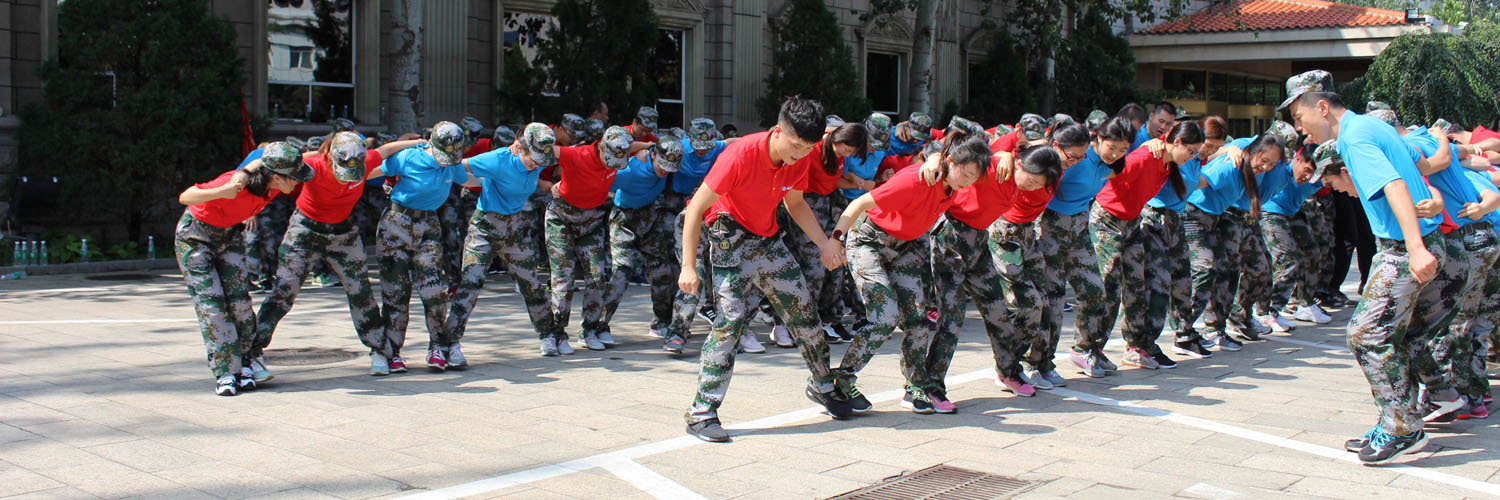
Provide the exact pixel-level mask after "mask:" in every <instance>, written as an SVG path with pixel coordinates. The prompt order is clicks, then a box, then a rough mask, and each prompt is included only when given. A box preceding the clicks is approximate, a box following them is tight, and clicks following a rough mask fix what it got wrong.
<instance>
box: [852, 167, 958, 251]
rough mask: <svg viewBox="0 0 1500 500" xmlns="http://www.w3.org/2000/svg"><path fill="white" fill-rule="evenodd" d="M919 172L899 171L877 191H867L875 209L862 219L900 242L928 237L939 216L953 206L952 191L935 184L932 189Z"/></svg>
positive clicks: (916, 169)
mask: <svg viewBox="0 0 1500 500" xmlns="http://www.w3.org/2000/svg"><path fill="white" fill-rule="evenodd" d="M921 173H922V169H920V168H908V169H905V170H902V171H900V172H898V173H896V175H895V176H894V177H891V179H890V180H888V181H885V184H881V185H880V187H878V188H875V189H874V190H873V191H870V197H871V198H874V199H875V205H876V206H875V208H872V209H870V211H869V212H866V213H865V215H868V216H869V217H870V222H873V223H875V225H877V226H880V228H881V229H884V230H885V232H886V233H889V234H890V235H891V236H894V237H895V238H896V239H898V240H901V241H911V240H914V239H917V238H918V237H920V236H922V235H924V234H927V231H928V230H930V229H932V224H933V223H934V222H937V218H938V216H939V215H942V214H943V211H944V210H947V209H948V207H950V206H952V205H953V191H951V190H949V189H948V185H947V184H946V183H943V182H938V183H936V184H933V185H931V186H929V185H927V182H926V181H923V180H922V176H921Z"/></svg>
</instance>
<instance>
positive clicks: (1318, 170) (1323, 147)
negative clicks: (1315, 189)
mask: <svg viewBox="0 0 1500 500" xmlns="http://www.w3.org/2000/svg"><path fill="white" fill-rule="evenodd" d="M1337 143H1338V141H1337V140H1335V139H1329V140H1328V141H1327V142H1324V143H1322V144H1319V145H1318V149H1316V150H1313V175H1312V176H1313V178H1314V179H1317V178H1320V177H1323V173H1324V172H1326V171H1327V170H1328V167H1330V166H1332V165H1333V164H1334V163H1343V161H1344V158H1343V157H1342V156H1339V151H1338V148H1337V147H1336V146H1335V145H1336V144H1337Z"/></svg>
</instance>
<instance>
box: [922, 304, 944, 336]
mask: <svg viewBox="0 0 1500 500" xmlns="http://www.w3.org/2000/svg"><path fill="white" fill-rule="evenodd" d="M923 316H925V318H926V319H927V329H928V330H932V331H937V329H938V320H939V319H942V316H941V315H939V314H938V310H937V308H928V309H927V314H924V315H923Z"/></svg>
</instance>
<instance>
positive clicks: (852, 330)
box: [839, 320, 870, 342]
mask: <svg viewBox="0 0 1500 500" xmlns="http://www.w3.org/2000/svg"><path fill="white" fill-rule="evenodd" d="M869 327H870V322H869V321H866V320H859V321H855V322H854V324H853V325H851V326H850V327H849V329H848V330H839V336H840V337H843V338H844V342H850V341H853V340H854V334H856V333H859V331H860V330H864V329H866V328H869Z"/></svg>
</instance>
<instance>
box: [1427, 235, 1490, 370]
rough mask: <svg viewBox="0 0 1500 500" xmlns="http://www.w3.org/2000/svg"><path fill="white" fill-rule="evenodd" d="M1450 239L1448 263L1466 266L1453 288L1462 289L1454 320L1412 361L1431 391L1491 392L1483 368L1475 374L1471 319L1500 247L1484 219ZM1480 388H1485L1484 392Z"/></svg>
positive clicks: (1477, 306) (1451, 236) (1449, 236)
mask: <svg viewBox="0 0 1500 500" xmlns="http://www.w3.org/2000/svg"><path fill="white" fill-rule="evenodd" d="M1447 239H1448V242H1449V246H1448V247H1449V248H1450V249H1453V250H1455V252H1454V253H1453V254H1452V255H1451V256H1450V259H1451V261H1452V262H1449V263H1450V264H1462V268H1463V274H1462V276H1460V277H1459V278H1460V279H1461V280H1462V281H1463V284H1462V285H1461V286H1460V285H1454V287H1453V289H1454V290H1459V291H1458V292H1457V297H1456V301H1455V303H1454V305H1453V307H1454V313H1453V320H1452V322H1451V323H1450V324H1449V325H1448V328H1446V329H1445V330H1444V331H1441V332H1438V333H1437V334H1436V335H1434V336H1433V337H1432V339H1431V340H1429V341H1428V342H1427V349H1426V352H1427V356H1426V357H1424V358H1421V359H1414V360H1413V361H1414V362H1415V364H1416V366H1417V368H1418V369H1419V372H1418V375H1419V376H1420V379H1421V380H1422V382H1423V383H1426V384H1427V391H1428V392H1429V393H1431V392H1434V391H1440V390H1443V389H1448V388H1453V389H1457V390H1458V391H1459V393H1460V394H1465V395H1470V394H1472V395H1476V396H1478V395H1481V394H1488V393H1489V390H1488V389H1489V382H1488V380H1486V377H1485V374H1484V371H1482V370H1481V371H1480V372H1479V373H1472V372H1473V369H1474V364H1473V358H1474V338H1473V336H1472V335H1473V326H1472V319H1473V318H1474V317H1475V316H1476V315H1478V313H1479V306H1480V303H1481V301H1482V300H1483V297H1481V296H1480V294H1481V293H1483V291H1484V282H1485V276H1486V275H1487V274H1488V273H1489V269H1490V267H1491V266H1493V265H1494V264H1495V259H1496V258H1497V257H1500V247H1497V246H1496V238H1495V231H1494V230H1493V229H1491V228H1490V225H1489V223H1485V222H1476V223H1473V224H1469V225H1466V226H1463V227H1460V228H1458V229H1455V230H1453V232H1451V233H1448V238H1447ZM1453 267H1458V266H1453ZM1455 272H1457V271H1456V270H1455ZM1476 379H1477V380H1476ZM1476 384H1477V386H1476ZM1480 389H1483V390H1484V391H1483V392H1482V393H1481V392H1479V390H1480Z"/></svg>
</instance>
